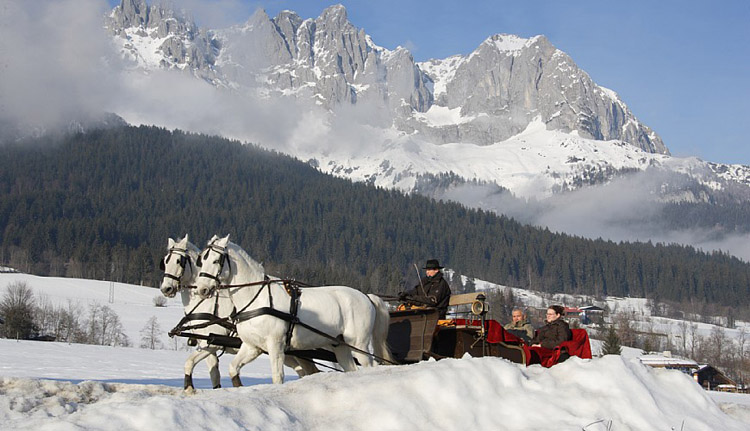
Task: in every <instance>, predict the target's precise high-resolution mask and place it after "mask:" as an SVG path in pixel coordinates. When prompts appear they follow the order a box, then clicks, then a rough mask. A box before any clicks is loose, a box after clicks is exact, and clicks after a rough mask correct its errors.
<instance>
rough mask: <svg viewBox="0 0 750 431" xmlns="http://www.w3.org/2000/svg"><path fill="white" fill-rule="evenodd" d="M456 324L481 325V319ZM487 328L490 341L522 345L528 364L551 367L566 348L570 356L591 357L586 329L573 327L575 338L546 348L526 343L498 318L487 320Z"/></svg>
mask: <svg viewBox="0 0 750 431" xmlns="http://www.w3.org/2000/svg"><path fill="white" fill-rule="evenodd" d="M455 323H456V325H471V326H481V325H482V321H481V320H468V319H455ZM484 323H485V326H484V327H485V330H486V331H487V342H488V343H500V342H502V343H507V344H516V345H520V346H521V347H522V348H523V350H524V353H525V355H526V365H531V364H542V366H543V367H547V368H549V367H551V366H553V365H555V364H557V363H558V362H559V361H560V354H561V353H562V352H563V348H565V349H566V350H567V352H568V354H569V355H570V356H578V357H579V358H584V359H590V358H591V345H590V344H589V334H588V332H586V330H585V329H571V330H570V332H572V333H573V339H571V340H569V341H564V342H562V343H561V344H560V345H559V346H557V347H555V348H554V349H545V348H544V347H531V346H527V345H526V344H524V342H523V340H521V339H520V338H518V337H516V336H515V335H513V334H511V333H510V332H508V331H506V330H505V329H504V328H503V326H502V325H501V324H500V323H498V322H497V321H496V320H486V321H485V322H484Z"/></svg>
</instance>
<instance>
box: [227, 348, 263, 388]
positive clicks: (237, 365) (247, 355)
mask: <svg viewBox="0 0 750 431" xmlns="http://www.w3.org/2000/svg"><path fill="white" fill-rule="evenodd" d="M261 353H263V351H262V350H260V349H259V348H257V347H255V346H251V345H249V344H247V343H242V346H241V347H240V350H239V351H238V352H237V355H236V356H235V357H234V359H232V362H231V363H230V364H229V377H231V378H232V386H234V387H235V388H237V387H240V386H242V380H240V369H241V368H242V366H243V365H245V364H247V363H248V362H250V361H252V360H254V359H255V358H257V357H258V356H260V354H261Z"/></svg>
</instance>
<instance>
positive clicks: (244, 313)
mask: <svg viewBox="0 0 750 431" xmlns="http://www.w3.org/2000/svg"><path fill="white" fill-rule="evenodd" d="M211 250H213V251H215V252H217V253H218V254H219V261H218V262H217V263H218V264H219V269H218V272H217V273H216V274H210V273H207V272H201V273H200V274H198V277H207V278H210V279H212V280H214V281H216V283H217V289H231V288H239V287H247V286H257V285H261V286H262V287H261V288H260V289H258V292H257V293H256V294H255V296H254V297H253V299H251V300H250V302H248V303H247V304H246V305H245V306H244V307H242V308H241V309H240V310H238V311H236V312H235V313H232V315H231V316H230V319H231V320H232V322H233V323H234V324H235V326H236V325H237V324H238V323H241V322H245V321H248V320H250V319H254V318H256V317H259V316H265V315H271V316H274V317H276V318H278V319H281V320H283V321H285V322H287V323H289V326H288V327H287V333H286V346H285V348H284V352H288V351H289V350H290V345H291V339H292V332H293V331H294V327H295V326H297V325H299V326H301V327H303V328H305V329H307V330H308V331H311V332H313V333H315V334H318V335H320V336H321V337H324V338H326V339H328V340H331V341H332V342H333V346H334V347H336V346H339V345H342V344H343V345H345V346H347V347H349V348H350V349H352V350H354V351H356V352H359V353H362V354H365V355H368V356H371V357H373V358H375V359H377V360H379V361H381V362H388V363H391V364H394V363H393V362H391V361H388V360H387V359H385V358H381V357H379V356H377V355H373V354H372V353H370V352H368V351H365V350H362V349H359V348H357V347H354V346H352V345H350V344H348V343H346V342H344V339H343V338H344V337H343V335H339V336H337V337H334V336H332V335H329V334H326V333H325V332H323V331H321V330H319V329H317V328H314V327H312V326H310V325H308V324H306V323H304V322H302V321H300V320H299V317H297V313H298V311H299V302H300V300H299V298H300V296H301V295H302V290H301V288H302V287H309V286H308V285H305V284H304V283H299V282H297V281H294V280H271V279H270V278H268V276H266V277H265V279H264V280H263V281H259V282H254V283H246V284H221V280H220V278H219V277H220V276H221V272H222V271H223V269H224V264H225V263H226V264H229V265H231V263H230V262H231V260H230V259H229V253H228V252H227V250H226V248H225V247H220V246H218V245H215V244H210V245H209V246H208V250H206V253H205V254H204V256H203V258H204V259H205V258H208V252H209V251H211ZM197 265H198V266H202V265H201V258H198V262H197ZM230 270H231V267H230ZM273 283H283V285H284V287H285V290H286V291H287V293H288V294H289V296H290V302H289V312H288V313H286V312H283V311H280V310H277V309H275V308H273V295H272V294H271V284H273ZM264 288H265V289H266V290H267V291H268V304H269V306H268V307H260V308H256V309H254V310H247V308H248V307H250V305H252V304H253V303H254V302H255V301H256V300H257V299H258V297H259V296H260V294H261V293H262V292H263V290H264ZM216 295H217V297H218V292H217V293H216Z"/></svg>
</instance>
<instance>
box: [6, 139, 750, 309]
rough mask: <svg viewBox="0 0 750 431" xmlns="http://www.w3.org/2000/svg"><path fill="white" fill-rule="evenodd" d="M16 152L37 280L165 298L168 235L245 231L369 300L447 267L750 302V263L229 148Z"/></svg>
mask: <svg viewBox="0 0 750 431" xmlns="http://www.w3.org/2000/svg"><path fill="white" fill-rule="evenodd" d="M2 151H3V155H4V157H3V158H2V159H1V160H0V264H3V263H5V264H6V265H8V266H12V267H14V268H16V269H18V270H21V271H24V272H30V273H35V274H40V275H52V276H60V275H64V276H71V277H84V278H94V279H102V280H113V281H120V282H128V283H135V284H139V283H140V284H144V285H152V286H155V285H157V284H158V283H159V282H160V280H161V277H162V274H161V272H160V271H159V269H158V260H159V259H160V258H161V257H163V256H164V254H165V253H166V243H167V238H168V237H173V238H176V237H181V236H182V235H183V234H185V233H189V234H190V238H191V240H192V241H193V242H195V243H196V244H197V245H199V246H203V245H205V241H206V240H207V239H209V238H210V237H211V236H212V235H214V234H219V235H224V234H227V233H229V234H231V239H232V241H234V242H236V243H238V244H240V245H241V246H242V247H243V248H245V249H246V250H247V251H248V253H250V255H251V256H253V257H254V258H255V259H256V260H259V261H261V262H263V263H264V265H265V267H266V270H267V271H268V272H269V273H270V274H274V275H277V276H282V277H290V278H296V279H299V280H302V281H305V282H308V283H311V284H347V285H351V286H355V287H357V288H359V289H360V290H363V291H366V292H376V293H386V294H388V293H395V292H396V291H398V290H401V289H402V288H403V284H404V283H405V282H406V283H407V284H408V283H410V282H409V281H408V280H411V283H416V274H415V271H414V268H413V264H414V263H418V264H420V266H421V264H422V263H423V262H424V260H425V259H428V258H436V259H439V260H440V262H441V263H442V264H443V265H444V266H447V267H449V268H451V269H453V270H455V271H456V272H457V273H459V274H463V275H466V276H468V277H474V278H479V279H484V280H488V281H492V282H495V283H499V284H505V285H510V286H518V287H526V288H531V289H534V290H538V291H542V292H549V293H557V292H564V293H580V294H588V295H593V296H597V297H602V296H605V295H617V296H632V297H649V298H654V299H658V300H669V301H675V302H684V301H697V302H705V303H711V304H719V305H726V306H729V305H733V306H739V305H747V304H748V302H750V265H748V264H747V263H745V262H743V261H741V260H739V259H737V258H734V257H732V256H729V255H727V254H725V253H720V252H714V253H705V252H702V251H698V250H695V249H694V248H692V247H688V246H680V245H666V244H652V243H650V242H648V243H615V242H613V241H605V240H601V239H600V240H589V239H584V238H580V237H575V236H570V235H564V234H558V233H553V232H550V231H549V230H547V229H540V228H535V227H531V226H526V225H522V224H520V223H518V222H516V221H515V220H513V219H510V218H508V217H505V216H501V215H497V214H494V213H491V212H487V211H482V210H475V209H469V208H466V207H464V206H462V205H460V204H457V203H453V202H441V201H435V200H434V199H430V198H427V197H424V196H419V195H408V196H406V195H404V194H402V193H400V192H397V191H393V190H386V189H382V188H378V187H375V186H373V185H369V184H362V183H352V182H350V181H348V180H343V179H339V178H333V177H331V176H328V175H324V174H322V173H320V172H319V171H317V170H315V169H314V168H313V167H311V166H309V165H308V164H305V163H302V162H300V161H298V160H295V159H293V158H290V157H287V156H284V155H281V154H278V153H275V152H272V151H266V150H262V149H260V148H258V147H256V146H253V145H248V144H242V143H240V142H237V141H231V140H227V139H223V138H218V137H211V136H205V135H195V134H188V133H184V132H180V131H168V130H165V129H162V128H156V127H145V126H144V127H130V126H126V127H116V128H110V129H102V130H94V131H90V132H86V133H78V134H73V135H67V136H64V137H57V138H53V137H47V138H40V139H36V140H33V141H29V142H25V143H23V144H14V145H6V146H5V147H3V148H2ZM405 280H406V281H405ZM409 287H410V286H409ZM462 289H463V287H462V286H454V290H462Z"/></svg>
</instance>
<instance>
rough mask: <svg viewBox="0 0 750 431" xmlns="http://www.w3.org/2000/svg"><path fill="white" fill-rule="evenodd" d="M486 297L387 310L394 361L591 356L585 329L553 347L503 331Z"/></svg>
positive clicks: (313, 354) (319, 355) (234, 342)
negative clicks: (445, 309) (443, 313)
mask: <svg viewBox="0 0 750 431" xmlns="http://www.w3.org/2000/svg"><path fill="white" fill-rule="evenodd" d="M484 299H485V298H484V295H483V294H482V293H468V294H462V295H452V296H451V298H450V302H449V306H450V307H453V308H454V309H455V310H457V311H456V312H454V313H453V314H452V315H451V316H452V318H450V319H445V320H440V319H439V314H440V312H439V311H438V310H437V309H436V308H433V307H414V308H410V309H404V310H394V311H391V312H390V325H389V330H388V347H389V348H390V350H391V354H392V356H393V358H394V359H395V361H396V363H398V364H411V363H416V362H419V361H423V360H426V359H430V358H434V359H444V358H462V357H464V355H466V354H469V355H471V356H472V357H485V356H490V357H499V358H504V359H507V360H509V361H511V362H515V363H517V364H524V365H527V366H528V365H533V364H541V365H542V366H544V367H551V366H553V365H555V364H557V363H559V362H562V361H564V360H565V359H567V358H568V357H569V356H578V357H580V358H591V347H590V343H589V337H588V333H587V332H586V330H584V329H571V332H572V333H573V339H572V340H570V341H566V342H563V343H562V344H561V345H559V346H557V347H555V348H554V349H544V348H538V347H531V346H529V345H527V344H526V343H524V341H523V340H522V339H521V338H519V337H517V336H516V335H514V334H512V333H510V332H508V331H506V330H505V329H504V328H503V327H502V325H501V324H500V323H498V322H497V321H496V320H491V319H486V318H485V315H486V312H487V306H486V304H485V303H484ZM462 309H463V310H464V311H461V310H462ZM186 318H189V316H186ZM188 320H189V319H188ZM183 321H185V319H183ZM182 323H183V322H181V324H182ZM214 323H215V322H214ZM179 326H180V325H178V328H175V330H173V332H171V333H170V335H178V336H183V337H190V338H194V339H195V338H197V339H203V340H206V341H207V342H208V343H209V344H211V345H216V346H222V347H225V348H234V349H238V348H239V347H240V345H241V344H242V342H241V340H240V339H239V338H237V337H234V336H223V335H217V334H209V335H197V334H195V333H191V332H186V331H180V330H178V329H179ZM286 353H287V354H288V355H290V356H295V357H298V358H300V359H304V360H315V361H327V362H332V363H333V362H336V358H335V356H334V355H333V353H331V352H330V351H328V350H324V349H315V350H290V351H287V352H286ZM318 365H320V364H319V363H318Z"/></svg>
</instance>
